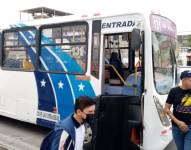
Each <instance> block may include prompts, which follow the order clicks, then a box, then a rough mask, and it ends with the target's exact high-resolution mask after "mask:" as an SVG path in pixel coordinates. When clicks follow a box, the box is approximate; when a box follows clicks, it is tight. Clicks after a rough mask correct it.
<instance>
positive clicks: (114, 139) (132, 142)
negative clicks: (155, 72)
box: [93, 32, 143, 150]
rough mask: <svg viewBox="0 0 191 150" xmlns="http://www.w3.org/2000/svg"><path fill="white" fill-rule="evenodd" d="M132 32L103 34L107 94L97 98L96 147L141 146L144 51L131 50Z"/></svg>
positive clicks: (132, 148)
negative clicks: (142, 54) (142, 63)
mask: <svg viewBox="0 0 191 150" xmlns="http://www.w3.org/2000/svg"><path fill="white" fill-rule="evenodd" d="M131 34H132V33H130V32H125V33H115V34H105V35H104V36H103V56H104V62H105V66H104V65H103V66H104V73H103V75H104V84H103V85H104V88H103V89H104V93H102V95H101V96H99V98H98V99H97V106H96V119H95V130H94V132H95V135H96V136H95V137H94V138H93V139H94V142H93V143H94V148H93V150H104V149H108V150H116V149H121V150H139V149H140V145H142V139H143V136H142V135H143V128H142V114H143V112H142V99H141V91H142V90H141V89H142V88H141V87H142V86H141V85H142V84H141V81H142V80H141V66H142V65H141V53H140V49H138V50H131V46H130V45H131V44H130V40H131ZM111 131H112V132H111Z"/></svg>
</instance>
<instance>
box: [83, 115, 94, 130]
mask: <svg viewBox="0 0 191 150" xmlns="http://www.w3.org/2000/svg"><path fill="white" fill-rule="evenodd" d="M83 122H84V123H88V124H89V125H90V127H93V124H94V114H86V119H83Z"/></svg>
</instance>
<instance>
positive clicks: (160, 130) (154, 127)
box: [0, 13, 176, 150]
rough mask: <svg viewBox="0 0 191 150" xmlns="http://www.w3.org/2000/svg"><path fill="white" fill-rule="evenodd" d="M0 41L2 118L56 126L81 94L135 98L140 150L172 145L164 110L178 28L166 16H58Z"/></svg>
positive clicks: (4, 34) (6, 32) (19, 27)
mask: <svg viewBox="0 0 191 150" xmlns="http://www.w3.org/2000/svg"><path fill="white" fill-rule="evenodd" d="M1 39H2V40H1V53H0V54H1V55H0V58H1V69H0V115H3V116H7V117H11V118H14V119H18V120H21V121H25V122H30V123H33V124H37V125H41V126H46V127H53V125H54V123H55V122H57V121H58V120H60V119H63V118H65V117H66V116H68V115H69V114H70V113H71V112H72V111H73V109H74V108H73V107H74V103H75V99H76V98H77V97H79V96H81V95H87V96H91V97H95V96H97V95H103V94H107V95H114V94H115V95H116V94H118V95H136V96H138V97H139V98H140V102H141V103H140V105H141V113H142V114H141V115H142V124H143V126H144V128H143V129H142V130H141V131H140V132H141V133H142V141H141V143H140V144H141V145H142V146H143V148H144V149H146V150H161V149H163V148H164V147H165V146H166V145H167V144H168V143H169V142H170V141H171V140H172V136H171V124H170V121H169V119H168V118H167V116H166V115H164V114H163V111H162V107H163V105H164V103H165V100H166V97H167V94H168V92H169V90H170V88H172V87H173V86H174V85H175V70H176V69H175V67H176V66H175V57H174V49H175V47H176V25H175V24H174V23H173V22H172V21H171V20H169V19H168V18H166V17H163V16H160V15H156V14H147V13H129V14H122V15H115V16H114V15H113V16H112V15H111V16H109V15H108V16H101V15H96V16H64V17H55V18H49V19H43V20H34V21H29V22H20V23H18V24H12V25H10V26H7V27H6V28H5V29H2V30H1Z"/></svg>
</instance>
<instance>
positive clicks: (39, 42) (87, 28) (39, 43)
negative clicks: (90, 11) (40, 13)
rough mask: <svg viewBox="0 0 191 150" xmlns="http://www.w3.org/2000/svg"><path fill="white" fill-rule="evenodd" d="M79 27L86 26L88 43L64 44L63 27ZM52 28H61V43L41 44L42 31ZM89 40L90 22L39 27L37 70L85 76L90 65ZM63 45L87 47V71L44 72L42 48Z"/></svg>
mask: <svg viewBox="0 0 191 150" xmlns="http://www.w3.org/2000/svg"><path fill="white" fill-rule="evenodd" d="M78 25H85V26H86V33H85V37H86V41H85V42H81V43H79V42H75V43H62V41H63V40H62V28H63V27H67V26H78ZM51 28H61V42H60V43H55V44H41V40H42V33H43V32H42V31H43V30H44V29H51ZM88 39H89V25H88V22H86V21H75V22H66V23H56V24H47V25H42V26H40V27H39V38H38V51H37V69H38V70H39V71H40V72H44V73H56V74H62V73H64V74H71V75H85V74H86V72H87V63H88ZM62 45H84V46H86V47H87V53H86V64H85V69H84V72H83V73H79V72H76V73H75V72H66V71H55V70H48V71H47V70H43V69H41V68H40V59H39V58H40V56H41V55H40V51H41V47H45V46H62Z"/></svg>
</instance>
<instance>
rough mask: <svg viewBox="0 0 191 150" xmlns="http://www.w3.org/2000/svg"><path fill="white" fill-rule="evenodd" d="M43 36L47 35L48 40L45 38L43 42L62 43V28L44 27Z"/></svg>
mask: <svg viewBox="0 0 191 150" xmlns="http://www.w3.org/2000/svg"><path fill="white" fill-rule="evenodd" d="M42 36H43V37H44V38H45V37H46V40H43V43H41V44H54V43H61V28H49V29H44V30H43V32H42ZM41 42H42V41H41Z"/></svg>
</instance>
